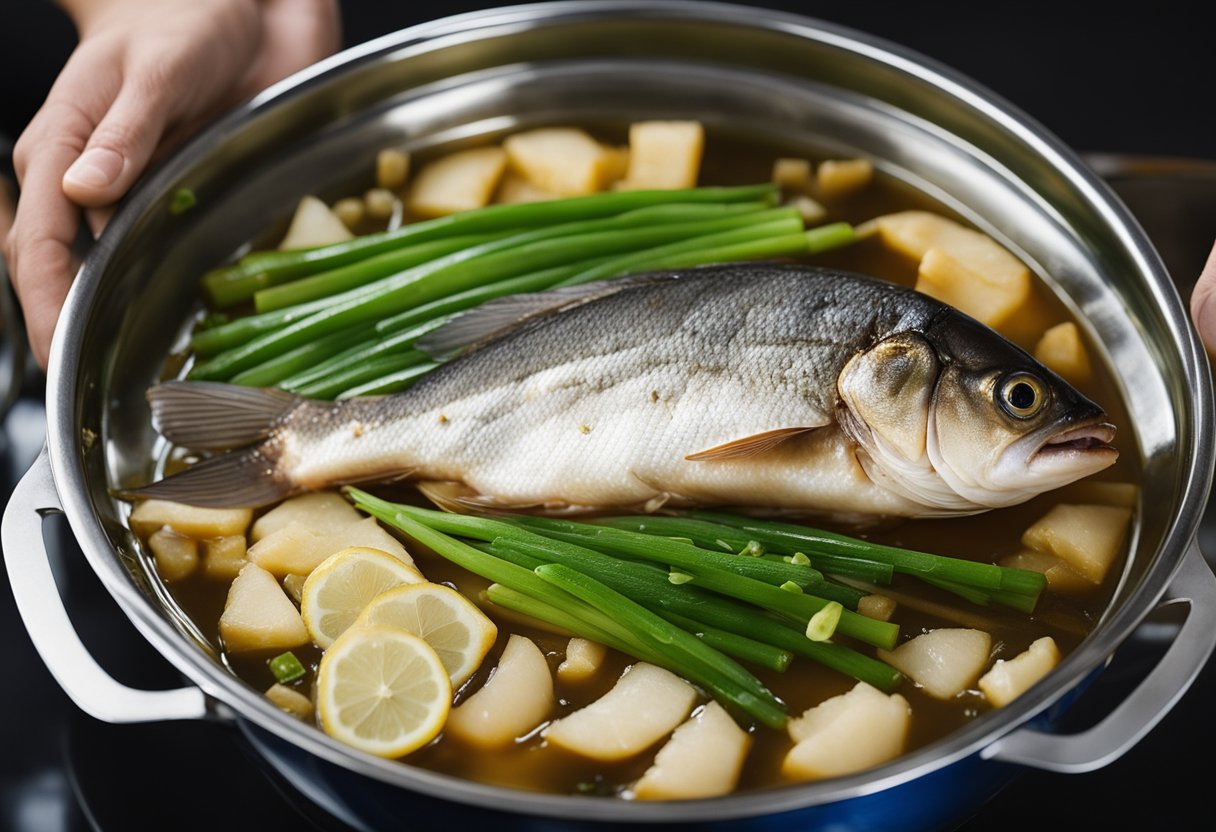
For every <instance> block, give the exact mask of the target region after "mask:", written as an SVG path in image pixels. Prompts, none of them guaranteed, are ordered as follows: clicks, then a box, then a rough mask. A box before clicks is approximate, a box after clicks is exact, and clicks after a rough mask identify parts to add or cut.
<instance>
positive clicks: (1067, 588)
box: [1001, 549, 1094, 594]
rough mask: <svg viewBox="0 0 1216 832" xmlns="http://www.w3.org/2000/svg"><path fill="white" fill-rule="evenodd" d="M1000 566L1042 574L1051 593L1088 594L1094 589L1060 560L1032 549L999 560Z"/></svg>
mask: <svg viewBox="0 0 1216 832" xmlns="http://www.w3.org/2000/svg"><path fill="white" fill-rule="evenodd" d="M1001 566H1009V567H1012V568H1014V569H1033V570H1034V571H1035V572H1042V573H1043V575H1044V577H1046V578H1047V588H1048V589H1049V590H1051V591H1052V592H1058V593H1064V594H1068V593H1074V592H1088V591H1090V590H1092V589H1093V588H1094V584H1093V582H1092V581H1090V580H1089V579H1088V578H1086V577H1085V576H1084V575H1081V574H1080V573H1078V572H1077V571H1076V570H1075V569H1073V568H1072V567H1071V566H1069V565H1068V564H1067V563H1065V562H1064V561H1063V560H1061V559H1060V558H1058V557H1056V556H1055V555H1049V554H1047V553H1046V552H1036V551H1035V550H1033V549H1026V550H1025V551H1022V552H1016V553H1014V554H1012V555H1009V556H1008V557H1003V558H1001Z"/></svg>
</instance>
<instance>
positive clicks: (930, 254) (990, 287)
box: [916, 248, 1030, 328]
mask: <svg viewBox="0 0 1216 832" xmlns="http://www.w3.org/2000/svg"><path fill="white" fill-rule="evenodd" d="M1027 274H1029V272H1027ZM916 291H918V292H923V293H924V294H926V295H929V296H930V297H934V298H937V299H938V300H940V301H942V302H943V303H948V304H950V305H951V306H954V307H956V308H957V309H960V310H961V311H963V312H966V313H967V314H968V315H970V316H971V317H973V318H975V319H976V320H978V321H980V322H981V323H985V324H987V325H988V326H990V327H994V328H999V327H1001V326H1002V325H1004V324H1005V323H1006V322H1007V321H1009V320H1010V319H1011V318H1012V317H1014V315H1016V314H1017V313H1018V312H1019V311H1021V310H1022V308H1023V307H1024V306H1025V305H1026V303H1027V301H1028V300H1029V299H1030V281H1029V279H1027V280H1026V281H1020V280H1019V281H1015V282H1011V283H1004V284H1002V283H996V282H994V281H990V280H987V279H985V277H984V275H983V274H982V273H981V272H978V271H976V270H975V269H972V268H970V266H969V265H968V264H967V263H965V262H964V261H963V260H960V259H957V258H956V257H954V256H952V255H951V254H950V253H948V252H946V251H945V250H943V249H940V248H931V249H929V250H928V251H927V252H925V256H924V257H923V258H922V259H921V261H920V268H919V269H918V270H917V273H916Z"/></svg>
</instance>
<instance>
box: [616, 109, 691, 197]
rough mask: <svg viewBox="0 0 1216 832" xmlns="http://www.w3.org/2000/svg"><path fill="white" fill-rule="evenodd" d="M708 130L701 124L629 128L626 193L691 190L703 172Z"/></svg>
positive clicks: (644, 123) (662, 123)
mask: <svg viewBox="0 0 1216 832" xmlns="http://www.w3.org/2000/svg"><path fill="white" fill-rule="evenodd" d="M704 149H705V129H704V128H703V127H702V126H701V123H700V122H699V121H639V122H636V123H634V124H631V125H629V167H628V169H627V170H626V173H625V178H624V179H623V180H622V181H621V182H620V183H619V185H620V187H621V188H622V189H623V190H634V191H636V190H645V189H652V188H653V189H660V190H662V189H671V188H692V187H695V186H696V184H697V176H698V175H699V174H700V171H701V154H702V152H703V151H704Z"/></svg>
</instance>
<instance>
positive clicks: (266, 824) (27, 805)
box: [0, 2, 1216, 832]
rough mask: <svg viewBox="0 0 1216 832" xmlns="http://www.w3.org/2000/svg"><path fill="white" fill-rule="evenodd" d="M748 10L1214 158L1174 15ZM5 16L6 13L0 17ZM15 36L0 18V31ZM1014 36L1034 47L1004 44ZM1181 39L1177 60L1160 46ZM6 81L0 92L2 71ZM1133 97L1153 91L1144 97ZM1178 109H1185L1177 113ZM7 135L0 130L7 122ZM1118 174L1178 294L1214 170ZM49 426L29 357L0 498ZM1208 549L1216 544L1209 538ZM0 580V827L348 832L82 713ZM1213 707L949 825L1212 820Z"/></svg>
mask: <svg viewBox="0 0 1216 832" xmlns="http://www.w3.org/2000/svg"><path fill="white" fill-rule="evenodd" d="M486 5H489V4H487V3H475V2H474V3H445V4H442V5H437V4H430V5H429V7H428V6H426V5H425V4H424V5H423V7H421V8H419V6H418V4H400V6H401V9H399V10H398V11H396V12H390V11H387V10H386V9H384V8H383V7H382V6H381V5H379V4H376V6H375V8H374V10H373V8H372V4H370V3H360V2H348V3H347V4H346V5H345V15H344V18H345V23H346V25H347V39H348V41H349V42H355V41H358V40H362V39H364V38H366V37H370V36H372V35H374V34H378V33H381V32H385V31H390V30H392V29H395V28H397V27H399V26H404V25H408V24H411V23H413V22H417V21H418V20H422V19H427V18H429V17H433V16H437V14H439V13H446V12H448V11H455V10H463V9H467V8H479V7H484V6H486ZM760 5H770V6H784V7H785V8H789V9H796V10H800V11H804V12H806V13H809V14H819V15H822V16H823V17H825V18H829V19H832V20H835V21H837V22H840V23H843V24H845V25H849V26H853V27H856V28H858V29H862V30H866V31H871V32H875V33H877V34H880V35H882V36H884V37H887V38H888V39H890V40H893V41H897V42H901V43H905V44H907V45H910V46H912V47H914V48H918V49H920V50H921V51H923V52H925V53H927V54H931V55H934V56H935V57H937V58H938V59H939V60H941V61H943V62H945V63H948V64H950V65H952V66H956V67H958V68H959V69H961V70H962V71H964V72H967V73H969V74H971V75H972V76H973V77H976V78H977V79H978V80H980V81H982V82H984V83H987V84H989V85H991V86H992V87H993V88H995V89H996V90H997V91H998V92H1001V93H1002V94H1004V95H1006V96H1008V97H1010V98H1011V99H1013V100H1014V103H1016V104H1019V105H1021V106H1023V107H1025V108H1027V109H1028V110H1030V112H1031V113H1032V115H1035V116H1037V117H1038V118H1039V119H1040V120H1041V121H1044V122H1045V123H1047V124H1048V125H1049V126H1051V127H1052V129H1054V130H1056V131H1057V133H1059V134H1060V135H1061V137H1062V138H1063V139H1064V140H1065V141H1066V142H1069V143H1070V144H1072V145H1073V146H1078V147H1093V148H1101V149H1103V150H1112V151H1135V152H1139V153H1165V154H1175V155H1191V156H1207V157H1209V158H1216V142H1214V141H1213V140H1212V139H1211V136H1212V135H1216V131H1214V130H1210V129H1207V128H1208V127H1210V126H1211V124H1212V120H1211V111H1204V112H1198V111H1202V110H1203V107H1202V105H1201V103H1200V102H1201V101H1202V100H1203V99H1202V97H1201V96H1198V95H1189V94H1190V93H1202V92H1204V91H1205V90H1204V85H1203V83H1201V82H1197V81H1196V79H1195V78H1194V77H1191V76H1186V75H1185V74H1181V75H1180V74H1176V73H1177V72H1178V71H1179V70H1181V72H1183V73H1185V72H1186V71H1187V70H1191V71H1198V70H1200V69H1201V64H1200V58H1198V57H1196V56H1197V55H1198V54H1204V53H1202V52H1201V50H1200V49H1199V43H1200V40H1199V36H1198V35H1197V34H1196V32H1197V31H1198V29H1200V28H1201V27H1194V25H1193V24H1188V23H1187V22H1186V21H1185V20H1177V19H1171V22H1170V23H1169V24H1168V25H1169V28H1168V29H1163V28H1160V27H1158V24H1157V23H1155V22H1151V21H1149V22H1146V21H1145V19H1144V18H1143V17H1142V16H1137V17H1136V18H1135V19H1134V20H1132V19H1127V20H1124V19H1122V18H1119V17H1118V16H1117V15H1113V14H1112V13H1107V14H1106V15H1105V16H1104V17H1103V18H1102V19H1101V20H1096V21H1091V20H1088V19H1087V18H1082V17H1081V16H1080V13H1079V12H1072V14H1073V15H1074V18H1073V19H1061V18H1060V15H1061V14H1068V12H1067V11H1065V10H1063V9H1064V4H1057V5H1058V6H1060V9H1057V10H1055V11H1054V12H1052V13H1045V14H1043V15H1040V16H1036V15H1034V14H1033V13H1034V12H1036V11H1038V10H1035V9H1031V8H1026V7H1025V4H1019V8H1020V9H1022V12H1024V13H1018V14H1015V13H1013V12H1003V13H1001V14H1002V15H1003V16H1002V18H1001V19H1000V21H999V23H996V24H992V26H997V29H999V33H1000V34H999V35H998V33H997V29H993V28H991V26H989V25H988V24H987V23H985V21H983V20H981V18H982V17H983V14H981V12H979V11H977V9H980V8H982V7H983V6H985V5H986V4H966V5H965V6H959V8H958V9H948V7H942V9H941V10H940V11H939V12H938V14H936V15H929V16H928V18H926V17H925V14H926V13H924V12H923V4H901V5H899V6H898V7H896V6H892V7H891V9H890V10H885V9H883V8H882V6H883V4H877V6H875V5H874V4H867V8H866V9H865V10H864V11H863V10H861V9H857V10H853V11H849V10H843V9H836V8H833V7H827V6H824V7H822V8H819V7H817V6H816V4H813V3H778V2H772V3H764V4H760ZM405 7H410V8H409V9H408V10H407V9H405ZM913 7H915V9H914V8H913ZM4 15H5V12H4V11H3V10H0V19H2V18H3V17H4ZM1165 25H1166V24H1165V23H1161V24H1160V26H1165ZM1053 26H1055V27H1057V29H1056V30H1055V32H1054V34H1053V31H1052V27H1053ZM1154 27H1158V28H1154ZM11 31H12V29H11V28H10V27H8V26H0V40H3V39H4V35H3V33H4V32H11ZM963 31H979V32H981V33H983V37H985V38H987V40H984V41H983V42H982V43H980V44H979V45H980V46H981V47H982V48H980V49H976V48H974V47H972V48H966V49H964V48H960V47H959V45H958V43H957V42H956V38H955V35H956V34H958V33H959V32H963ZM1068 33H1071V35H1069V34H1068ZM1175 39H1177V40H1176V41H1175ZM1019 42H1020V43H1022V44H1023V45H1025V46H1026V47H1027V48H1025V49H1020V48H1017V47H1016V44H1017V43H1019ZM1187 44H1190V46H1189V48H1188V46H1187ZM5 45H6V46H7V45H9V44H5ZM1174 49H1177V50H1178V51H1177V52H1176V53H1171V52H1170V50H1174ZM1061 52H1069V53H1070V54H1068V55H1062V54H1061ZM1206 54H1210V52H1208V53H1206ZM1091 58H1092V60H1100V61H1106V62H1107V65H1108V66H1109V71H1108V72H1106V74H1103V72H1097V71H1095V70H1094V68H1093V67H1092V66H1090V65H1089V63H1088V62H1089V61H1090V60H1091ZM1124 59H1126V62H1125V61H1124ZM41 60H44V61H45V58H42V59H41ZM32 61H33V59H31V62H32ZM1128 64H1136V66H1130V67H1129V65H1128ZM31 65H32V63H31ZM1209 77H1211V76H1210V74H1209ZM1212 80H1214V81H1216V78H1213V79H1212ZM1091 81H1092V85H1093V86H1092V93H1093V94H1092V95H1090V94H1089V86H1088V85H1089V84H1090V83H1091ZM1078 85H1081V87H1084V88H1085V89H1086V90H1087V92H1086V93H1085V94H1084V95H1083V96H1080V97H1079V98H1077V100H1076V101H1075V102H1073V105H1072V106H1069V105H1068V104H1067V103H1066V102H1061V100H1060V95H1059V93H1060V91H1061V90H1064V91H1066V92H1067V91H1069V90H1070V89H1071V90H1072V91H1073V94H1074V95H1079V94H1078V93H1077V92H1076V90H1077V89H1079V88H1080V87H1078ZM0 89H5V91H6V95H7V89H8V88H7V87H5V82H4V81H0ZM1137 96H1139V97H1137ZM1145 96H1152V102H1151V103H1150V104H1148V105H1145V104H1144V102H1145V101H1146V100H1147V99H1145V98H1144V97H1145ZM1188 96H1189V97H1188ZM6 101H7V99H6ZM1135 102H1139V104H1140V105H1143V107H1146V109H1142V110H1140V111H1138V113H1139V114H1138V115H1137V116H1136V117H1134V118H1126V119H1123V118H1120V117H1119V115H1118V113H1116V112H1115V108H1120V107H1122V108H1126V109H1127V111H1128V113H1129V114H1130V113H1131V111H1132V110H1133V109H1134V107H1133V104H1134V103H1135ZM6 106H7V104H6ZM1187 106H1190V107H1192V108H1194V111H1183V109H1182V108H1185V107H1187ZM1212 110H1214V111H1216V108H1212ZM1154 119H1155V120H1156V121H1154ZM7 127H8V125H7V123H4V124H0V129H4V128H7ZM1117 170H1118V169H1117V168H1109V170H1108V172H1109V173H1110V177H1111V181H1112V182H1113V184H1115V186H1116V188H1117V190H1119V192H1120V193H1121V194H1122V195H1123V196H1124V198H1125V199H1126V200H1127V201H1128V203H1129V205H1131V207H1132V208H1133V210H1134V211H1135V212H1136V213H1137V214H1138V215H1139V216H1140V217H1141V219H1142V221H1143V222H1144V224H1145V226H1146V228H1147V229H1148V231H1149V233H1150V235H1152V236H1153V238H1154V240H1155V242H1157V243H1158V246H1159V248H1160V249H1161V251H1162V253H1163V256H1164V257H1165V258H1166V261H1167V265H1169V266H1170V267H1171V271H1172V273H1174V274H1175V275H1177V277H1178V280H1179V284H1180V286H1179V288H1180V290H1181V291H1183V293H1184V294H1187V293H1189V281H1190V279H1191V278H1193V276H1194V275H1195V274H1196V273H1197V271H1198V267H1199V264H1200V263H1201V262H1202V259H1203V256H1204V255H1205V254H1206V251H1207V248H1208V246H1210V245H1211V242H1212V240H1213V238H1214V237H1216V173H1209V174H1207V175H1200V174H1196V173H1194V172H1191V173H1187V174H1170V173H1168V172H1166V173H1163V174H1160V175H1158V176H1156V177H1152V178H1144V177H1143V176H1140V177H1128V176H1123V175H1120V174H1119V173H1118V172H1117ZM42 420H43V409H42V389H41V377H40V375H39V374H38V373H37V371H36V370H32V369H31V368H28V367H27V368H26V372H25V381H24V383H23V384H22V386H21V388H20V395H19V397H17V399H16V401H15V403H14V404H13V406H12V408H11V409H10V410H9V411H8V412H7V414H6V415H5V416H4V418H3V425H2V427H3V430H2V431H0V501H3V500H5V499H7V494H8V489H9V488H11V486H12V484H13V483H14V482H15V481H16V478H17V477H18V476H19V475H20V474H21V473H22V472H24V470H25V469H26V468H27V467H28V465H29V464H30V463H31V462H32V461H33V458H34V457H35V456H36V454H37V452H38V449H39V448H40V446H41V442H42V436H43V430H44V427H43V422H42ZM46 528H47V534H48V546H49V548H50V549H51V550H52V552H53V553H55V555H56V557H57V559H58V560H59V561H60V565H61V567H62V568H61V573H62V574H61V575H60V580H61V587H62V588H63V592H64V594H65V596H66V597H67V598H68V603H69V608H70V609H71V610H72V611H73V613H72V614H73V620H74V621H75V623H76V626H77V628H78V630H79V631H80V632H81V633H82V635H83V637H84V640H85V642H86V645H87V646H88V647H89V648H90V649H91V650H92V651H93V652H94V653H95V655H97V656H98V658H99V659H100V662H101V664H102V666H104V667H106V668H107V669H109V670H110V671H111V672H112V673H113V674H114V675H115V676H116V677H117V678H118V679H119V680H120V681H122V682H124V683H127V684H130V685H133V686H137V687H148V688H169V687H176V686H178V685H180V683H181V679H180V677H179V675H178V674H177V673H176V671H174V670H173V669H172V668H171V667H170V666H169V665H168V664H167V663H166V662H165V661H164V659H162V658H161V657H160V656H159V654H157V653H156V651H155V650H154V649H153V648H151V647H150V646H149V645H148V644H147V642H146V641H145V640H144V639H143V638H142V637H141V636H140V635H139V634H138V633H137V632H136V631H135V630H134V628H133V627H132V626H131V625H130V623H129V622H128V621H127V620H126V618H125V617H124V616H123V615H122V613H121V612H120V611H119V609H118V608H117V605H116V604H115V603H114V602H113V600H112V599H111V598H110V597H109V595H108V594H107V593H106V592H105V590H104V589H103V588H102V587H101V585H100V583H99V582H98V580H97V579H96V577H95V576H94V575H93V574H92V573H91V571H90V570H89V569H88V568H87V566H86V565H85V564H84V561H83V557H82V556H80V555H79V553H78V550H77V549H76V544H75V542H74V541H73V540H72V537H71V534H70V532H69V531H68V529H67V527H66V523H64V522H63V521H62V519H56V518H52V519H51V520H50V521H48V523H47V527H46ZM1205 528H1206V527H1205ZM1205 533H1206V532H1205ZM1206 550H1207V551H1208V552H1209V553H1210V554H1216V539H1213V537H1212V536H1211V535H1210V533H1209V534H1208V537H1207V539H1206ZM0 583H2V584H3V586H0V627H3V629H2V630H0V632H3V633H4V634H5V635H6V637H7V644H6V648H7V649H6V650H5V651H4V656H3V660H4V671H3V672H0V678H2V679H3V681H2V682H0V832H76V830H90V829H91V830H102V831H103V832H112V830H123V831H124V832H125V830H145V829H148V830H152V829H155V830H160V829H164V830H183V832H189V830H213V829H225V828H226V829H236V830H245V829H250V830H267V831H268V830H279V829H291V830H303V831H304V832H308V831H309V830H326V831H328V830H340V829H343V828H344V827H343V826H342V825H341V824H340V823H338V822H337V821H336V820H334V819H332V818H330V817H329V816H328V815H326V813H325V812H324V811H323V810H321V809H320V808H318V807H317V806H315V805H314V804H313V803H312V802H311V801H310V800H309V798H308V797H307V796H306V795H302V794H300V793H299V792H297V791H296V790H295V789H294V788H293V787H291V786H289V785H287V784H286V783H284V782H283V781H282V780H280V779H279V778H278V776H277V775H276V774H275V773H274V772H273V770H271V769H270V768H269V767H268V766H267V765H266V764H264V763H263V762H261V760H260V759H259V758H258V757H257V756H256V755H255V754H254V753H253V752H252V751H251V750H250V749H249V747H248V745H247V744H246V742H245V741H244V739H243V738H242V736H241V735H240V734H239V733H238V732H237V731H236V730H234V729H232V728H229V727H225V726H223V725H218V724H202V723H162V724H155V725H117V726H116V725H108V724H104V723H101V722H99V721H97V720H95V719H93V718H91V717H89V716H87V715H85V714H83V713H81V712H80V711H79V710H78V709H77V708H76V707H75V706H74V705H73V704H72V703H71V702H70V700H68V698H67V697H66V695H64V694H63V693H62V691H61V690H60V689H59V687H58V685H57V684H56V683H55V681H54V679H53V678H52V677H51V676H50V674H49V673H48V672H47V670H46V668H45V666H44V665H43V664H42V662H41V660H40V659H39V657H38V655H37V654H36V652H35V651H34V648H33V646H32V644H31V643H30V640H29V638H28V636H27V635H26V634H25V630H24V628H23V626H22V625H21V622H20V620H19V619H18V617H17V614H16V610H15V608H14V605H13V600H12V596H11V593H10V591H9V589H8V584H7V582H6V581H5V582H0ZM1156 655H1157V653H1156V650H1155V648H1154V647H1153V645H1152V644H1151V643H1148V642H1139V641H1137V642H1133V643H1130V644H1129V645H1128V646H1127V647H1126V648H1125V649H1123V650H1121V651H1120V654H1119V655H1118V656H1117V657H1116V662H1115V664H1114V665H1112V667H1111V668H1110V669H1109V670H1108V671H1107V672H1106V673H1104V674H1103V676H1102V677H1101V678H1100V680H1099V682H1098V683H1097V684H1096V685H1095V687H1094V688H1093V689H1091V691H1089V692H1088V693H1087V694H1086V695H1085V696H1084V697H1083V698H1082V700H1081V701H1080V702H1079V703H1078V705H1077V706H1076V708H1075V709H1074V711H1073V712H1072V714H1071V716H1070V719H1071V720H1072V721H1073V722H1074V723H1075V724H1076V725H1084V724H1085V723H1086V722H1092V721H1093V720H1094V719H1096V718H1098V717H1100V716H1101V715H1102V714H1104V713H1105V712H1106V711H1107V709H1108V708H1109V707H1110V706H1111V704H1112V703H1114V702H1117V701H1119V699H1120V697H1121V696H1122V695H1123V694H1125V693H1126V691H1127V690H1129V689H1130V687H1131V686H1134V684H1135V683H1136V682H1137V681H1138V680H1139V679H1140V678H1142V676H1143V674H1144V672H1146V668H1147V666H1148V665H1149V664H1150V663H1151V660H1152V659H1153V658H1154V657H1155V656H1156ZM1213 699H1216V662H1212V663H1209V665H1208V667H1207V668H1206V669H1205V670H1204V671H1203V673H1202V674H1201V675H1200V677H1199V679H1198V680H1197V681H1196V682H1195V684H1194V686H1193V688H1192V689H1191V691H1190V692H1189V693H1188V694H1187V695H1186V696H1185V697H1184V698H1183V699H1182V701H1181V702H1180V703H1179V704H1178V705H1177V706H1176V707H1175V708H1174V710H1173V711H1172V712H1171V713H1170V714H1169V715H1168V716H1167V717H1166V718H1165V719H1164V720H1163V721H1162V723H1161V724H1160V725H1159V726H1158V727H1157V728H1156V729H1155V730H1154V731H1153V732H1151V733H1150V734H1149V735H1148V736H1147V737H1146V738H1145V739H1144V740H1142V741H1141V742H1140V743H1139V744H1138V745H1137V746H1136V747H1135V748H1133V749H1132V750H1131V751H1130V752H1129V753H1128V754H1126V755H1125V756H1124V757H1123V758H1121V759H1120V760H1118V761H1116V762H1114V763H1113V764H1111V765H1109V766H1107V767H1106V768H1104V769H1102V770H1100V771H1097V772H1093V773H1089V774H1079V775H1057V774H1045V773H1039V772H1032V771H1028V772H1026V773H1025V774H1024V775H1023V776H1022V777H1021V778H1020V779H1019V780H1018V781H1016V782H1015V783H1014V784H1013V785H1012V786H1010V787H1009V788H1008V789H1007V790H1006V791H1005V792H1004V793H1002V794H1001V795H1000V796H999V797H998V798H997V799H995V800H993V801H992V802H991V803H990V804H989V805H988V806H986V807H985V808H984V809H982V810H981V811H980V812H979V813H978V814H977V815H976V816H974V817H972V818H970V819H969V820H967V821H966V822H965V823H964V824H963V825H962V826H961V827H960V828H961V829H963V830H966V832H976V830H993V829H997V830H999V829H1019V830H1022V829H1076V828H1082V827H1083V826H1084V827H1089V826H1094V825H1098V824H1106V825H1107V828H1112V829H1126V828H1131V827H1133V826H1141V827H1143V828H1149V829H1161V828H1177V829H1190V828H1200V827H1204V826H1206V824H1201V823H1199V822H1198V821H1197V820H1196V819H1198V818H1202V817H1204V816H1205V815H1206V813H1207V809H1208V800H1207V798H1208V793H1207V791H1206V789H1207V788H1209V787H1210V782H1209V781H1210V772H1211V771H1212V768H1211V765H1210V764H1208V763H1205V762H1204V757H1205V756H1206V755H1205V753H1204V751H1203V750H1202V749H1206V748H1212V747H1214V746H1216V720H1214V719H1213V718H1212V714H1211V707H1210V702H1211V701H1213ZM220 794H223V795H224V797H223V799H219V798H218V796H219V795H220ZM235 807H239V811H238V810H237V809H236V808H235ZM403 826H404V828H408V823H406V824H403Z"/></svg>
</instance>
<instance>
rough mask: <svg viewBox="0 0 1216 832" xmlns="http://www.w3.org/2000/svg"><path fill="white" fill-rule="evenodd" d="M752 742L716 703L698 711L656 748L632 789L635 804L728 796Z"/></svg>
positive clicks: (732, 789)
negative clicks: (638, 802)
mask: <svg viewBox="0 0 1216 832" xmlns="http://www.w3.org/2000/svg"><path fill="white" fill-rule="evenodd" d="M751 744H752V738H751V737H750V736H749V735H748V733H747V732H746V731H744V730H743V729H742V728H740V727H739V726H738V724H736V723H735V721H734V720H733V719H731V717H730V715H729V714H728V713H726V711H725V710H724V709H723V708H722V706H721V705H719V704H718V703H717V702H710V703H709V704H708V705H706V706H705V707H704V708H699V709H697V711H696V712H694V713H693V715H692V718H691V719H689V720H688V721H687V722H685V723H684V724H683V725H681V726H680V727H679V728H677V729H676V731H675V733H674V734H672V735H671V739H670V740H668V741H667V743H666V744H665V745H664V746H663V747H662V748H660V749H659V753H658V754H657V755H655V758H654V764H653V765H652V766H651V767H650V768H648V769H646V773H645V774H643V775H642V777H641V779H640V780H638V782H637V783H636V784H635V785H634V787H633V796H634V797H636V798H637V799H639V800H691V799H694V798H700V797H717V796H719V795H724V794H730V793H731V792H732V791H734V789H735V785H736V784H737V783H738V782H739V772H740V771H741V770H742V768H743V760H744V759H745V758H746V757H747V752H748V751H749V750H750V749H751Z"/></svg>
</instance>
